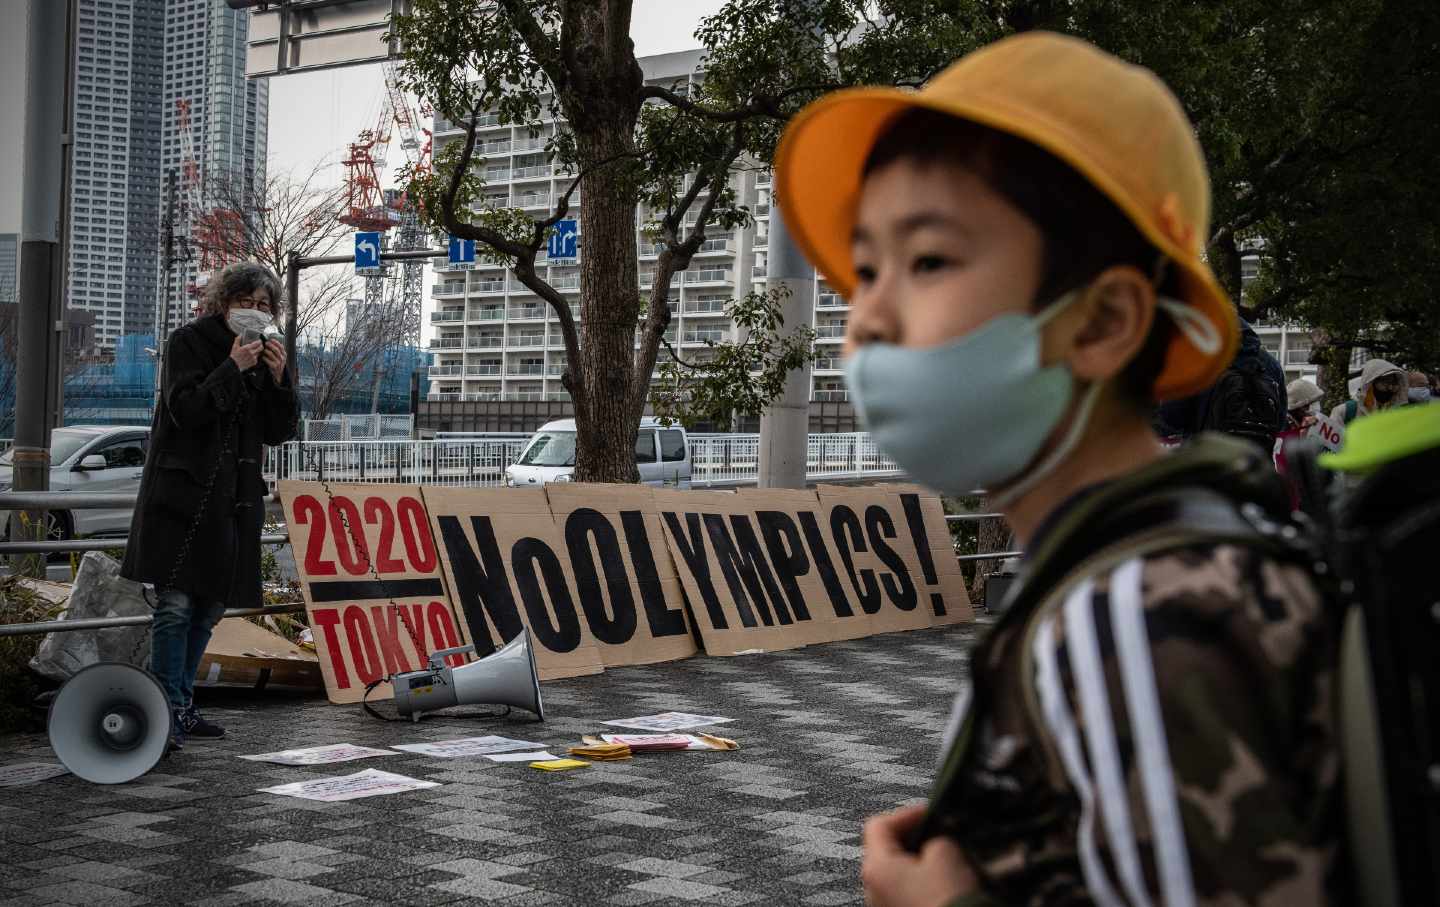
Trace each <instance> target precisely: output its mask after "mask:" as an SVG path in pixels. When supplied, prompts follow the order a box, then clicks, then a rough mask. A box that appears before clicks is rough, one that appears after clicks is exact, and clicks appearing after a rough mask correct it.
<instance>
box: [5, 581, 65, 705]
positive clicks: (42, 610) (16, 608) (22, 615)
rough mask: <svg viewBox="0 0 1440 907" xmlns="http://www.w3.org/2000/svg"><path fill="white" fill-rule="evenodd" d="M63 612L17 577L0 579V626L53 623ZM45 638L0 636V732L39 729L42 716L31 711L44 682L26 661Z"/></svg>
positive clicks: (60, 607)
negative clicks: (40, 622) (34, 622)
mask: <svg viewBox="0 0 1440 907" xmlns="http://www.w3.org/2000/svg"><path fill="white" fill-rule="evenodd" d="M62 610H64V606H63V605H52V604H51V603H49V602H47V601H46V600H45V599H43V598H41V597H40V596H39V595H37V594H35V593H34V592H32V591H31V590H30V589H28V588H26V587H25V585H24V583H23V582H22V581H21V579H20V578H19V577H16V576H5V577H0V624H26V623H31V622H33V621H40V620H54V619H55V618H56V617H58V616H59V615H60V612H61V611H62ZM44 638H45V637H43V636H41V635H39V634H34V635H29V636H0V733H7V732H11V731H38V730H43V729H44V726H45V723H44V719H43V716H41V714H40V713H39V712H37V711H35V709H34V708H33V703H34V702H35V697H36V696H38V695H39V694H40V693H41V692H43V691H44V690H45V689H46V685H45V681H44V680H43V679H42V678H40V677H39V676H37V675H36V674H34V673H33V672H32V671H31V670H30V659H31V658H32V657H33V656H34V655H35V652H36V650H38V649H39V648H40V641H41V640H42V639H44Z"/></svg>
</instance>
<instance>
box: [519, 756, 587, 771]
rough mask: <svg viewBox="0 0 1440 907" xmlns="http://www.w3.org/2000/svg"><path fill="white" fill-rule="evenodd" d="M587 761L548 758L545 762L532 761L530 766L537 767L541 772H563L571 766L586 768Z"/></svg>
mask: <svg viewBox="0 0 1440 907" xmlns="http://www.w3.org/2000/svg"><path fill="white" fill-rule="evenodd" d="M589 765H590V763H588V762H581V761H580V760H579V759H550V760H548V761H545V762H532V763H530V767H531V768H538V769H540V770H541V771H542V772H564V771H569V770H570V769H572V768H586V767H588V766H589Z"/></svg>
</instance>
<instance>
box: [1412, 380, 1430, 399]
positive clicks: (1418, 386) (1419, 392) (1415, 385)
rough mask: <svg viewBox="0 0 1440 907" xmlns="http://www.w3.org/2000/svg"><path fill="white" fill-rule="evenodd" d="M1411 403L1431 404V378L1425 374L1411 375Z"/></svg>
mask: <svg viewBox="0 0 1440 907" xmlns="http://www.w3.org/2000/svg"><path fill="white" fill-rule="evenodd" d="M1409 402H1411V403H1429V402H1430V377H1429V376H1428V375H1426V374H1425V373H1424V372H1411V373H1410V391H1409Z"/></svg>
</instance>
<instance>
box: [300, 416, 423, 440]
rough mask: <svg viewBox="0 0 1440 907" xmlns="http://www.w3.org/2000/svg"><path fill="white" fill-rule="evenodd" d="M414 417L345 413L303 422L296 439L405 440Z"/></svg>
mask: <svg viewBox="0 0 1440 907" xmlns="http://www.w3.org/2000/svg"><path fill="white" fill-rule="evenodd" d="M414 428H415V417H414V416H413V415H411V414H408V413H407V414H405V415H381V414H379V413H356V414H351V413H347V414H345V415H340V416H332V417H331V418H329V419H305V420H303V421H302V424H301V426H300V437H301V439H303V440H305V441H381V440H390V439H394V440H400V439H405V438H409V437H410V436H411V434H412V433H413V431H414Z"/></svg>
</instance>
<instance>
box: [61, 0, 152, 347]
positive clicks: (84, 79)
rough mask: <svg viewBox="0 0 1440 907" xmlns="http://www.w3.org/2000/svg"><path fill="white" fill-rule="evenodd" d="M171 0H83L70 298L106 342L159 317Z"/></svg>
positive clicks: (77, 72) (79, 31) (76, 78)
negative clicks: (165, 59)
mask: <svg viewBox="0 0 1440 907" xmlns="http://www.w3.org/2000/svg"><path fill="white" fill-rule="evenodd" d="M164 22H165V0H80V3H79V21H78V23H77V30H76V39H77V50H76V60H75V73H74V85H75V149H74V171H73V175H72V179H73V192H72V194H71V202H70V214H69V216H70V261H69V267H70V274H69V305H70V306H71V307H73V308H78V309H84V310H86V311H89V312H92V313H94V315H95V336H96V340H97V342H98V344H99V345H101V346H104V347H110V346H113V344H114V342H115V339H116V338H117V337H119V336H120V335H121V334H125V333H134V332H138V331H143V330H147V329H148V326H149V324H150V323H151V321H152V320H153V317H152V313H153V311H154V300H155V292H156V289H157V284H156V269H155V255H154V251H153V250H154V248H155V243H156V241H157V238H158V235H159V191H160V182H159V178H160V103H161V76H162V69H161V61H162V54H163V49H164Z"/></svg>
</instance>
